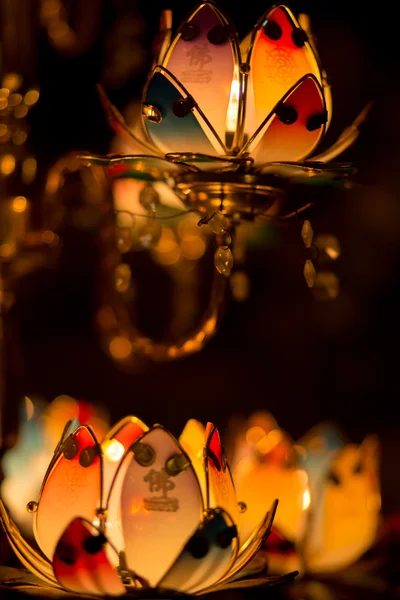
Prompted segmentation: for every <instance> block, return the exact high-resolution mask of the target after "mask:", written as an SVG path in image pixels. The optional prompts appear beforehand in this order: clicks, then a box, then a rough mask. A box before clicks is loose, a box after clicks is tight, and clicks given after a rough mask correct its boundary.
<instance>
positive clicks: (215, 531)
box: [0, 417, 296, 596]
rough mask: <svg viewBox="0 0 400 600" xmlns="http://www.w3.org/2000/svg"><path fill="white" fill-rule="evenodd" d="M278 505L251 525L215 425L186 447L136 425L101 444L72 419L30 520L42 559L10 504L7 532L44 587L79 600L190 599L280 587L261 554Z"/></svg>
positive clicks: (195, 429)
mask: <svg viewBox="0 0 400 600" xmlns="http://www.w3.org/2000/svg"><path fill="white" fill-rule="evenodd" d="M276 506H277V501H275V502H273V503H272V505H270V506H269V507H268V508H265V510H264V514H263V515H262V516H261V518H260V519H259V520H258V522H257V523H254V526H253V527H251V528H250V529H249V527H248V525H247V523H246V511H245V510H244V508H245V507H244V505H243V504H242V503H238V501H237V498H236V492H235V488H234V485H233V481H232V477H231V474H230V470H229V466H228V464H227V462H226V457H225V453H224V450H223V448H222V445H221V440H220V436H219V433H218V429H217V428H216V427H215V426H213V425H211V424H208V425H207V427H206V428H204V427H203V425H201V424H200V423H199V422H197V421H195V420H191V421H189V422H188V423H187V425H186V427H185V429H184V431H183V432H182V435H181V436H180V439H179V441H178V440H177V439H175V438H174V437H173V436H172V435H171V433H169V432H168V431H167V430H166V429H165V428H163V427H162V426H161V425H154V426H152V427H150V428H148V427H147V426H146V425H145V424H144V423H142V422H141V421H140V420H139V419H137V418H135V417H127V418H125V419H123V420H122V421H121V422H119V423H118V424H117V425H116V426H115V427H114V428H113V429H112V430H111V431H110V432H109V433H108V434H107V435H106V436H105V438H104V439H103V441H102V442H101V443H99V442H98V441H97V439H96V437H95V435H94V434H93V431H92V430H91V428H90V427H89V426H87V425H78V426H76V422H74V421H71V422H69V423H67V425H66V427H65V430H64V432H63V435H62V437H61V439H60V441H59V443H58V444H57V447H56V450H55V452H54V456H53V458H52V460H51V463H50V465H49V467H48V470H47V473H46V476H45V478H44V481H43V484H42V488H41V491H40V494H39V499H38V501H37V502H35V501H32V502H30V503H29V504H28V507H27V508H28V510H29V511H30V512H31V513H33V514H34V517H33V518H34V533H35V537H36V541H37V543H38V546H39V548H40V550H41V552H42V553H43V555H41V554H39V553H38V552H36V551H34V550H33V549H32V548H31V547H30V546H29V545H28V544H27V543H26V542H25V541H24V540H23V539H22V537H21V536H20V534H19V532H18V530H17V529H16V527H15V525H14V523H13V522H12V520H11V519H10V517H9V515H8V513H7V511H6V509H5V507H4V505H3V504H2V503H0V508H1V516H2V520H3V526H4V528H5V531H6V534H7V536H8V539H9V541H10V543H11V545H12V547H13V548H14V550H15V552H16V554H17V556H18V557H19V558H20V560H21V561H22V562H23V564H24V565H25V566H27V567H28V568H29V569H30V570H31V571H32V572H33V573H34V574H35V575H37V576H39V577H40V578H41V579H42V580H43V581H44V582H46V583H47V584H51V585H54V586H58V587H61V588H64V589H67V590H71V591H73V592H76V593H79V594H94V595H114V596H119V595H123V594H125V593H127V592H133V593H135V594H136V595H139V596H140V593H141V592H142V593H145V591H146V590H147V591H148V590H149V589H153V588H160V589H167V590H173V591H178V592H184V593H187V594H194V595H197V594H201V593H204V592H208V591H213V590H215V589H230V588H231V587H247V586H251V585H273V584H277V583H280V582H284V581H288V580H290V579H291V578H293V577H294V576H295V574H296V573H291V574H288V575H287V576H285V577H283V578H282V577H276V576H275V577H274V576H273V577H271V576H266V575H265V571H266V563H265V561H263V560H262V559H258V561H256V562H255V561H254V560H253V559H254V557H255V555H256V553H257V552H258V550H259V549H260V547H261V546H262V544H263V543H264V541H265V539H266V538H267V537H268V535H269V533H270V530H271V526H272V522H273V518H274V515H275V511H276Z"/></svg>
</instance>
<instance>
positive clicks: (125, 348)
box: [109, 335, 132, 360]
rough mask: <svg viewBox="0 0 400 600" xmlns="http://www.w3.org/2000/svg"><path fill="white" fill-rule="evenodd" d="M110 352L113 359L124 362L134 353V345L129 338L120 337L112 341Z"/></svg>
mask: <svg viewBox="0 0 400 600" xmlns="http://www.w3.org/2000/svg"><path fill="white" fill-rule="evenodd" d="M109 350H110V354H111V356H112V357H113V358H115V359H117V360H123V359H124V358H128V356H129V355H130V353H131V352H132V344H131V343H130V341H129V340H128V339H127V338H125V337H123V336H121V335H118V336H116V337H114V338H113V339H112V340H111V342H110V345H109Z"/></svg>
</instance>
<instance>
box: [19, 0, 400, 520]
mask: <svg viewBox="0 0 400 600" xmlns="http://www.w3.org/2000/svg"><path fill="white" fill-rule="evenodd" d="M220 4H221V5H222V6H223V7H224V8H226V9H227V11H228V12H229V14H230V15H231V16H232V18H233V20H234V22H235V23H236V25H237V27H238V29H239V33H241V34H245V33H247V31H248V30H250V28H251V27H252V25H253V24H254V23H255V22H256V20H257V19H258V18H259V16H260V14H261V13H262V12H263V11H264V10H266V9H267V8H268V7H269V5H268V3H267V4H265V5H261V4H260V3H259V2H255V1H254V2H252V1H248V2H236V3H232V2H221V3H220ZM194 5H195V3H194V2H191V1H190V2H189V1H188V2H173V3H170V4H169V5H167V4H165V3H162V2H151V3H149V2H139V1H135V0H132V1H129V2H120V1H118V0H115V1H108V2H107V1H104V2H101V1H100V0H99V2H98V11H99V14H100V27H99V31H98V35H97V38H96V41H95V43H94V44H93V46H92V47H91V48H90V49H89V50H88V51H87V52H85V53H84V54H81V55H79V56H77V57H70V56H62V55H60V53H59V52H57V51H56V50H55V49H54V48H53V47H52V45H51V44H50V43H49V40H48V38H47V36H46V33H45V31H43V30H40V31H39V32H38V39H37V46H36V48H37V60H36V67H35V72H36V78H37V81H38V82H39V83H40V87H41V97H40V101H39V102H38V105H37V107H36V108H35V109H34V110H33V111H32V113H31V125H32V132H31V135H30V138H29V143H30V145H31V148H32V150H33V151H34V152H35V154H36V155H37V157H38V161H39V167H40V173H41V179H40V180H39V182H38V184H37V188H36V195H34V198H33V200H34V202H35V206H36V209H37V210H36V218H37V219H38V215H40V200H41V192H40V189H41V188H40V186H41V185H42V184H43V181H44V177H45V174H46V171H47V168H48V167H49V166H50V165H51V164H52V163H53V162H55V160H56V159H57V158H58V157H59V156H61V155H62V154H63V153H65V152H67V151H70V150H73V149H86V150H91V151H93V152H96V153H102V152H107V150H108V148H109V143H110V141H111V137H112V135H111V132H110V130H109V129H108V127H107V125H106V122H105V118H104V114H103V111H102V108H101V105H100V102H99V100H98V97H97V94H96V90H95V84H96V83H97V82H98V81H102V82H103V84H104V86H105V87H106V89H108V91H109V93H110V96H111V98H112V100H113V101H114V102H115V104H116V105H117V106H118V107H119V108H120V109H121V110H123V108H124V107H125V106H126V105H127V104H128V102H130V101H132V100H133V99H134V98H139V97H140V93H141V89H142V86H143V84H144V82H145V78H146V74H147V71H148V68H149V66H150V64H151V53H150V47H151V40H152V38H153V36H154V34H155V33H156V31H157V26H158V13H159V10H160V9H161V8H166V7H172V8H173V9H174V12H176V15H177V16H176V21H175V22H176V23H177V24H178V23H179V22H180V19H181V18H184V16H185V15H186V14H187V13H188V12H189V11H190V10H191V8H192V7H193V6H194ZM289 6H290V7H291V8H292V9H293V11H294V12H295V13H297V12H299V11H304V12H307V13H308V14H309V15H310V16H311V18H312V24H313V29H314V32H315V34H316V37H317V43H318V48H319V51H320V55H321V59H322V63H323V65H324V66H325V68H326V70H327V72H328V74H329V76H330V79H331V83H332V91H333V105H334V117H333V123H332V125H331V128H330V130H329V132H328V135H327V138H326V140H325V141H324V143H323V146H322V147H325V146H328V145H329V144H330V143H332V142H333V141H335V139H336V138H337V137H338V135H339V134H340V132H341V131H342V129H343V128H344V127H346V126H347V125H349V124H350V123H351V122H352V120H353V118H354V117H355V116H356V115H357V114H358V112H359V111H360V110H361V109H362V107H363V106H364V105H365V104H366V103H367V102H368V101H369V100H371V99H373V100H374V101H375V105H374V108H373V110H372V112H371V114H370V117H369V120H368V122H367V123H366V124H365V126H364V128H363V130H362V133H361V135H360V137H359V139H358V141H357V142H356V144H355V145H354V147H352V148H351V149H349V150H348V151H346V153H345V154H344V155H343V159H344V160H351V161H354V162H355V163H356V164H357V165H358V167H359V171H358V174H357V176H356V180H357V182H358V183H359V184H360V186H359V187H357V188H355V189H353V190H351V191H342V192H335V193H334V194H330V195H328V194H326V195H325V191H324V190H322V191H321V201H320V202H319V203H318V206H317V208H316V209H315V210H312V211H311V212H310V213H309V215H308V216H309V218H310V220H311V222H312V225H313V228H314V230H315V231H316V232H317V233H318V232H321V233H333V234H334V235H336V236H337V237H338V238H339V240H340V242H341V246H342V253H341V256H340V258H339V260H338V261H337V262H336V263H335V264H334V265H333V270H334V271H335V273H336V274H337V275H338V276H339V278H340V281H341V294H340V295H339V296H338V298H336V299H335V300H332V301H327V302H323V301H322V302H321V301H318V300H317V299H315V297H314V296H313V294H312V292H311V291H310V290H309V289H308V288H307V286H306V285H305V282H304V280H303V276H302V270H303V263H304V254H303V250H302V248H301V244H300V243H299V242H300V241H301V240H300V236H299V228H298V227H297V228H283V229H281V230H277V231H276V232H275V233H276V235H274V236H273V239H274V240H275V241H274V243H266V244H265V245H264V246H259V245H258V246H257V245H255V244H253V245H252V246H251V248H250V249H249V253H248V259H247V266H246V269H247V272H248V274H249V275H250V278H251V282H252V291H251V296H250V298H249V299H248V300H247V301H246V302H245V303H243V304H238V303H235V302H234V301H231V302H229V304H228V309H227V312H226V316H225V319H224V322H223V325H222V328H221V330H220V332H219V333H218V335H217V336H216V337H215V339H214V340H212V341H211V343H210V344H209V345H208V346H207V347H206V348H205V349H204V350H202V351H201V352H200V353H198V354H195V355H193V356H191V357H189V358H186V359H184V360H180V361H176V362H171V363H162V364H159V363H157V364H149V365H147V366H145V367H143V368H141V369H138V370H137V372H134V373H125V372H122V371H121V370H120V369H119V368H118V367H117V366H116V365H115V364H114V363H113V362H112V360H111V359H110V358H109V357H108V356H106V355H105V354H104V353H103V352H102V350H101V348H100V345H99V341H98V337H97V333H96V331H95V330H94V328H93V323H92V317H93V309H94V306H95V304H96V297H95V293H94V283H95V281H94V273H95V272H96V269H95V265H94V262H93V261H95V260H96V256H97V254H96V241H95V240H94V239H93V236H89V237H88V236H85V235H83V234H82V233H81V232H79V231H76V232H72V233H71V234H70V236H69V237H67V238H66V239H65V240H64V251H63V253H62V255H61V258H60V263H59V265H58V267H57V269H55V270H54V269H42V270H41V271H40V272H35V273H33V274H31V275H30V276H27V277H26V278H24V280H23V281H21V282H20V284H19V289H18V297H17V313H16V314H17V317H18V322H19V326H20V340H21V348H22V355H23V357H24V375H23V380H22V381H23V389H24V393H26V394H36V395H41V396H43V397H45V398H46V399H47V400H51V399H52V398H54V397H55V396H57V395H58V394H62V393H65V394H70V395H71V396H74V397H77V398H80V399H85V400H89V401H91V402H94V403H100V404H101V405H103V406H105V407H107V408H108V410H109V411H110V413H111V416H112V420H113V421H114V420H117V419H118V418H120V417H122V416H124V415H126V414H129V413H131V414H136V415H137V416H139V417H140V418H142V419H143V420H144V421H145V422H148V423H149V424H150V423H152V422H161V423H163V424H164V425H166V426H167V427H169V428H170V429H171V430H172V431H173V432H174V433H176V434H178V433H179V432H180V430H181V428H182V427H183V425H184V423H185V421H186V420H187V419H188V418H189V417H195V418H198V419H200V420H202V421H207V420H210V421H214V422H216V423H217V424H219V425H220V426H221V427H222V428H224V427H225V426H226V424H227V421H228V418H229V417H230V415H231V414H233V413H242V414H244V415H247V414H249V413H250V412H251V411H253V410H255V409H259V408H265V409H268V410H270V411H271V412H272V414H273V415H274V416H275V417H276V418H277V420H278V422H279V423H280V425H281V426H282V427H283V428H285V429H286V430H288V431H289V432H290V433H291V435H292V436H293V437H294V438H298V437H299V436H300V435H302V434H303V433H305V432H306V430H307V429H308V428H310V427H311V426H313V425H315V424H317V423H318V422H319V421H321V420H324V419H334V420H336V421H337V422H338V423H339V424H341V426H342V427H343V428H344V430H345V431H346V432H347V433H348V435H349V437H350V438H352V439H354V440H355V441H361V439H362V438H363V437H364V435H365V434H367V433H369V432H377V433H378V434H379V436H380V439H381V443H382V452H383V454H382V465H383V467H382V481H383V492H384V505H383V506H384V510H385V511H386V512H391V511H393V510H394V509H396V508H397V507H398V505H399V503H400V492H399V491H398V490H397V486H396V485H395V483H394V482H393V474H394V473H396V474H397V460H398V458H399V456H400V452H399V444H398V436H399V433H400V427H399V422H398V416H399V409H398V399H399V393H400V386H399V377H398V371H399V367H398V360H399V351H398V347H399V334H400V331H399V317H398V306H399V302H400V294H399V291H400V290H399V275H400V261H399V259H400V218H399V217H400V214H399V208H398V191H397V187H398V186H397V182H398V169H399V149H398V148H399V143H398V139H399V134H400V119H399V110H398V106H399V101H400V94H399V68H398V51H397V36H398V32H397V29H396V28H397V25H396V24H395V22H394V17H393V16H392V15H391V14H390V9H389V8H386V7H385V8H382V9H380V10H377V9H375V10H374V11H373V12H371V11H370V10H367V5H366V4H365V5H363V4H358V3H357V4H352V3H349V2H333V1H332V2H326V1H322V0H319V1H317V2H292V3H289ZM127 15H130V16H132V15H134V17H135V19H136V23H139V24H140V26H138V27H136V29H135V27H133V29H132V32H131V34H130V39H131V42H132V46H131V50H130V52H131V55H132V57H134V58H133V59H132V60H133V66H132V68H131V74H130V75H129V76H127V77H125V79H124V78H121V80H120V81H115V80H113V78H112V64H113V63H112V56H113V52H115V54H116V55H117V49H116V48H115V47H113V46H112V44H111V45H110V31H112V30H113V28H114V27H115V26H116V24H118V23H121V22H123V21H124V20H126V19H127ZM117 37H118V36H117ZM132 48H133V50H132ZM123 52H124V51H123ZM110 61H111V63H110ZM110 64H111V66H110ZM115 64H117V63H115ZM39 220H40V219H38V221H39ZM138 272H140V273H141V281H142V282H143V291H142V292H141V293H142V294H146V297H147V298H148V299H149V300H148V302H147V307H148V308H147V310H148V314H147V315H146V314H144V315H143V318H144V319H145V320H146V319H147V322H150V323H152V322H153V323H154V322H155V323H156V325H157V322H158V321H159V320H162V318H168V314H167V313H166V309H165V305H166V304H167V301H166V300H165V295H167V294H168V291H169V287H168V285H169V284H168V281H167V279H166V277H165V275H164V276H162V274H157V273H153V272H152V273H151V275H150V271H149V274H147V273H148V272H147V271H146V264H145V261H143V259H141V258H138ZM163 299H164V300H163ZM150 327H151V325H150ZM396 476H397V475H394V479H395V478H396Z"/></svg>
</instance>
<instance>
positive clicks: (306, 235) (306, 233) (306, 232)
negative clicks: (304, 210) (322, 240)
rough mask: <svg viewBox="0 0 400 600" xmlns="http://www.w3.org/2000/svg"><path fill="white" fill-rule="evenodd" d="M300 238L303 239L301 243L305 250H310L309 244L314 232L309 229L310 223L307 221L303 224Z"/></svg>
mask: <svg viewBox="0 0 400 600" xmlns="http://www.w3.org/2000/svg"><path fill="white" fill-rule="evenodd" d="M301 237H302V238H303V242H304V245H305V247H306V248H311V244H312V241H313V237H314V231H313V228H312V227H311V223H310V221H308V220H307V219H306V220H305V221H304V223H303V227H302V228H301Z"/></svg>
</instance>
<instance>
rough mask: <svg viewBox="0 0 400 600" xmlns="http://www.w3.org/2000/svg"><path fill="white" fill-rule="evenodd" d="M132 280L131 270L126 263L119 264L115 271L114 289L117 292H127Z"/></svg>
mask: <svg viewBox="0 0 400 600" xmlns="http://www.w3.org/2000/svg"><path fill="white" fill-rule="evenodd" d="M131 280H132V273H131V268H130V266H129V265H127V264H126V263H121V264H119V265H117V266H116V269H115V288H116V290H117V292H121V293H122V292H126V291H127V290H129V288H130V285H131Z"/></svg>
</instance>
